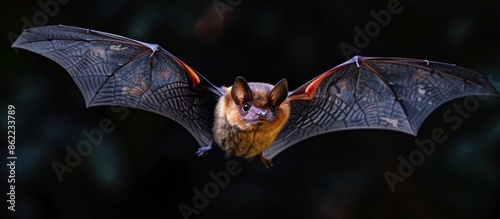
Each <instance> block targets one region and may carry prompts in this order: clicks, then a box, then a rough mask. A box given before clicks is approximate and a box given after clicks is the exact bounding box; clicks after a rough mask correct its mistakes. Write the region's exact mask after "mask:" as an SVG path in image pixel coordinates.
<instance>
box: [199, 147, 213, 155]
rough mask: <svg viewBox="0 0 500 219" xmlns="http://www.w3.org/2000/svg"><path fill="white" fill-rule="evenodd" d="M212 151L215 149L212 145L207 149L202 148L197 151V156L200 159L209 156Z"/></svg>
mask: <svg viewBox="0 0 500 219" xmlns="http://www.w3.org/2000/svg"><path fill="white" fill-rule="evenodd" d="M212 150H213V147H212V146H211V145H209V146H205V147H200V148H198V150H197V151H196V156H198V157H202V156H205V155H207V154H209V153H210V152H211V151H212Z"/></svg>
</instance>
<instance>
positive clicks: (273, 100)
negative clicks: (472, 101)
mask: <svg viewBox="0 0 500 219" xmlns="http://www.w3.org/2000/svg"><path fill="white" fill-rule="evenodd" d="M12 47H16V48H21V49H26V50H29V51H31V52H34V53H38V54H40V55H43V56H45V57H47V58H49V59H52V60H53V61H55V62H57V63H58V64H59V65H61V66H62V67H63V68H65V69H66V70H67V71H68V72H69V74H70V75H71V76H72V78H73V80H74V81H75V82H76V84H77V86H78V87H79V89H80V91H81V92H82V94H83V97H84V99H85V103H86V106H87V107H91V106H100V105H117V106H126V107H132V108H137V109H142V110H146V111H150V112H154V113H158V114H160V115H163V116H165V117H167V118H170V119H172V120H174V121H176V122H178V123H179V124H181V125H182V126H183V127H184V128H186V129H187V130H188V131H189V132H190V133H191V134H192V135H193V136H194V138H195V139H196V140H197V141H198V143H199V145H200V147H199V149H198V150H197V152H196V154H197V155H199V156H201V155H204V154H207V153H208V152H209V151H210V150H212V149H213V148H214V147H216V146H219V147H220V148H221V149H223V150H224V151H226V152H227V153H230V154H233V155H235V156H239V157H243V158H251V157H255V156H257V157H259V158H260V160H261V161H262V162H263V164H264V165H265V166H266V167H267V168H270V167H272V162H271V160H272V158H273V157H275V156H276V155H278V154H279V153H280V152H282V151H283V150H285V149H286V148H288V147H290V146H292V145H294V144H296V143H297V142H299V141H302V140H304V139H307V138H310V137H313V136H316V135H319V134H322V133H327V132H334V131H339V130H350V129H385V130H393V131H399V132H404V133H408V134H411V135H416V134H417V132H418V129H419V127H420V126H421V125H422V122H423V121H424V120H425V119H426V117H427V116H428V115H429V114H430V113H431V112H432V111H433V110H435V109H436V108H437V107H439V106H440V105H442V104H443V103H445V102H447V101H450V100H452V99H455V98H459V97H464V96H470V95H494V96H499V93H498V91H497V90H496V89H495V88H494V87H493V86H492V85H491V83H490V82H489V80H488V79H487V77H485V76H484V75H481V74H478V73H476V72H473V71H471V70H468V69H466V68H463V67H459V66H456V65H452V64H447V63H441V62H432V61H427V60H418V59H409V58H394V57H390V58H374V57H361V56H355V57H353V58H352V59H350V60H348V61H346V62H344V63H342V64H340V65H338V66H336V67H334V68H332V69H330V70H327V71H326V72H324V73H322V74H319V75H317V76H316V77H314V78H312V79H311V80H310V81H308V82H307V83H305V84H303V85H302V86H300V87H298V88H297V89H295V90H293V91H289V89H288V85H287V80H286V79H282V80H280V81H279V82H277V83H276V84H275V85H272V84H268V83H255V82H247V81H245V79H243V78H242V77H236V79H235V80H234V83H233V85H232V86H228V87H225V86H220V87H219V86H215V85H213V84H212V83H211V82H210V81H209V80H207V78H205V77H204V76H203V75H201V74H200V73H198V72H197V71H196V70H194V69H193V68H191V67H190V66H189V65H187V64H186V63H184V62H183V61H181V60H180V59H179V58H177V57H175V56H174V55H172V54H171V53H170V52H168V51H167V50H165V49H163V48H162V47H160V46H159V45H157V44H149V43H144V42H141V41H137V40H134V39H130V38H126V37H123V36H119V35H115V34H111V33H105V32H101V31H95V30H90V29H83V28H78V27H71V26H62V25H59V26H44V27H36V28H31V29H26V30H24V31H23V33H22V34H21V35H20V36H19V37H18V39H17V40H16V41H15V42H14V44H13V45H12Z"/></svg>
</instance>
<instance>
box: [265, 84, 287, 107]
mask: <svg viewBox="0 0 500 219" xmlns="http://www.w3.org/2000/svg"><path fill="white" fill-rule="evenodd" d="M287 97H288V82H287V80H286V79H285V78H283V79H281V80H280V81H279V82H278V83H277V84H276V85H275V86H274V88H273V89H272V90H271V93H270V94H269V99H270V100H271V104H272V105H273V106H275V107H277V106H279V105H280V104H281V103H283V101H285V99H286V98H287Z"/></svg>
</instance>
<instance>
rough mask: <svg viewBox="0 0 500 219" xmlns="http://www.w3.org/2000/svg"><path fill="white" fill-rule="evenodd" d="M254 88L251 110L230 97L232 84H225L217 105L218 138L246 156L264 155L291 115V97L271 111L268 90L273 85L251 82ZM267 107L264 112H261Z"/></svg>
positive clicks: (230, 149)
mask: <svg viewBox="0 0 500 219" xmlns="http://www.w3.org/2000/svg"><path fill="white" fill-rule="evenodd" d="M248 85H249V86H250V88H251V90H252V95H251V96H252V99H251V100H250V101H249V103H250V105H251V107H250V110H248V111H247V112H245V111H244V110H243V109H242V106H241V105H237V104H236V103H235V102H234V100H233V99H232V98H231V87H229V88H227V87H223V89H224V91H225V95H224V96H222V97H221V98H220V100H219V102H218V104H217V106H216V109H215V121H214V127H213V132H214V137H215V142H216V143H217V144H218V145H219V146H220V147H221V148H222V149H224V150H225V151H228V152H230V153H231V154H234V155H236V156H241V157H244V158H250V157H254V156H256V155H259V156H260V155H261V153H262V151H264V150H265V149H266V148H267V147H269V146H270V145H271V143H272V142H273V141H274V139H275V138H276V136H277V135H278V133H279V132H280V130H281V128H282V127H283V125H284V124H285V123H286V121H287V120H288V117H289V115H290V106H289V102H288V100H285V101H284V102H283V103H281V104H280V105H279V106H277V107H275V110H274V112H272V111H271V108H270V107H271V104H270V99H269V93H270V92H271V90H272V89H273V87H274V86H273V85H271V84H264V83H248ZM262 111H265V112H266V115H265V116H260V117H259V115H258V112H262Z"/></svg>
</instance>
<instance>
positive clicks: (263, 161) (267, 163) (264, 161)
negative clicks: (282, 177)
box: [258, 154, 273, 170]
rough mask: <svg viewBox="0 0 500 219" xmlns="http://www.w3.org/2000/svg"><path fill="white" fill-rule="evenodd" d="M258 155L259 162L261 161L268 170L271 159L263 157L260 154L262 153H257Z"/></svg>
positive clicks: (270, 167) (271, 163)
mask: <svg viewBox="0 0 500 219" xmlns="http://www.w3.org/2000/svg"><path fill="white" fill-rule="evenodd" d="M258 156H259V159H260V162H262V164H264V166H265V167H266V169H268V170H270V169H272V168H273V162H272V161H271V160H269V159H266V158H264V157H263V156H262V154H259V155H258Z"/></svg>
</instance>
